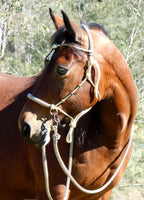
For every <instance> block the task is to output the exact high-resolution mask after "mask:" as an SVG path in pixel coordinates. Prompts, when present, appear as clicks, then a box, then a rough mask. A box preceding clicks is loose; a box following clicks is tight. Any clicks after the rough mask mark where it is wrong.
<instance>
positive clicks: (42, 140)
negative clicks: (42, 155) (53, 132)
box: [24, 129, 50, 148]
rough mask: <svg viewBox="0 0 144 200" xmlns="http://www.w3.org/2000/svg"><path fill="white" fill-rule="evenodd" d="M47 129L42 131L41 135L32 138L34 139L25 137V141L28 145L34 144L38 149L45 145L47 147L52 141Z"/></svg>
mask: <svg viewBox="0 0 144 200" xmlns="http://www.w3.org/2000/svg"><path fill="white" fill-rule="evenodd" d="M49 132H50V131H48V130H47V129H45V130H42V131H41V132H40V133H39V135H34V136H32V138H26V137H24V140H25V141H26V142H27V143H28V144H33V145H35V146H36V147H39V148H41V147H42V146H43V145H46V144H47V143H48V142H49V141H50V135H49Z"/></svg>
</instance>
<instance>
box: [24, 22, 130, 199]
mask: <svg viewBox="0 0 144 200" xmlns="http://www.w3.org/2000/svg"><path fill="white" fill-rule="evenodd" d="M82 26H83V28H84V29H85V31H86V32H87V35H88V39H89V50H86V49H83V48H80V47H78V46H74V45H68V44H63V45H54V46H53V48H52V50H51V52H50V54H49V55H48V56H47V60H48V61H49V62H50V61H51V58H52V56H53V54H54V52H55V50H56V48H58V47H59V46H68V47H70V48H76V49H79V50H81V51H84V52H87V53H88V55H89V57H88V70H87V73H86V77H85V78H84V80H82V82H81V83H80V84H79V85H77V86H76V88H75V89H74V90H73V91H72V92H71V93H69V94H68V95H67V96H66V97H64V98H63V99H62V100H61V101H60V102H58V103H57V104H56V105H54V104H49V103H47V102H45V101H43V100H41V99H39V98H37V97H35V96H33V95H32V94H28V95H27V97H28V98H29V99H30V100H32V101H34V102H35V103H38V104H39V105H41V106H44V107H46V108H49V109H50V114H51V115H52V118H53V121H52V124H51V130H52V131H53V147H54V152H55V155H56V158H57V160H58V162H59V165H60V167H61V168H62V170H63V172H64V173H65V174H66V176H67V182H66V191H65V197H64V199H63V200H67V199H68V193H69V186H70V181H72V182H73V184H74V185H75V186H76V187H77V188H78V189H79V190H81V191H82V192H85V193H88V194H95V193H99V192H101V191H103V190H104V189H105V188H107V187H108V185H110V184H111V183H112V181H113V180H114V178H115V177H116V175H117V174H118V172H119V170H120V168H121V166H122V165H123V163H124V161H125V158H126V156H127V154H128V151H129V149H130V146H131V143H132V132H131V136H130V139H129V141H128V145H127V149H126V151H125V153H124V156H123V159H122V160H121V162H120V164H119V166H118V168H117V169H116V171H115V173H114V174H113V175H112V177H111V178H110V179H109V180H108V181H107V182H106V183H105V184H104V185H103V186H102V187H100V188H98V189H96V190H87V189H85V188H83V187H82V186H80V185H79V184H78V183H77V181H76V180H75V179H74V178H73V176H72V175H71V171H72V158H73V145H74V129H75V127H76V126H77V122H78V120H79V119H80V118H81V117H82V116H83V115H85V114H86V113H87V112H89V111H90V110H91V107H90V108H88V109H86V110H83V111H82V112H80V113H79V114H78V115H77V116H76V117H75V118H73V117H72V116H70V115H69V114H68V113H66V112H65V111H63V110H62V109H60V108H59V107H58V106H59V105H60V104H62V103H64V102H65V101H66V100H67V99H68V98H70V97H71V96H72V95H73V94H74V93H75V92H76V91H77V90H78V89H79V88H80V87H82V85H83V84H84V83H85V81H89V82H90V83H91V85H92V86H93V87H94V89H95V95H96V98H100V93H99V91H98V86H99V81H100V76H101V72H100V68H99V64H98V62H97V61H95V60H93V57H92V53H93V41H92V37H91V34H90V31H89V29H88V27H87V26H85V25H82ZM93 64H95V66H96V67H97V70H98V77H97V83H96V85H95V84H94V83H93V81H92V79H91V68H92V65H93ZM58 112H60V113H62V114H64V115H65V116H67V117H68V118H69V119H70V124H69V127H70V128H69V131H68V134H67V136H66V142H67V143H70V150H69V163H68V168H67V167H66V166H65V164H64V162H63V160H62V158H61V155H60V153H59V149H58V140H59V139H60V134H59V133H58V122H57V120H56V117H55V115H57V114H58ZM46 145H47V143H45V145H43V147H42V159H43V169H44V176H45V187H46V193H47V196H48V198H49V199H50V200H53V198H52V196H51V194H50V188H49V174H48V165H47V157H46Z"/></svg>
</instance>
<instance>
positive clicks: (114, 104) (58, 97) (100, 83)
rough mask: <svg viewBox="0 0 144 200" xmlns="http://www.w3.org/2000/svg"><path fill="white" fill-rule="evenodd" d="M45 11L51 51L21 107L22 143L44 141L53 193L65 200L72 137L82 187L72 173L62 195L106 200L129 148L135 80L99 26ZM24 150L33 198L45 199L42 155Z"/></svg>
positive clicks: (74, 168) (77, 199)
mask: <svg viewBox="0 0 144 200" xmlns="http://www.w3.org/2000/svg"><path fill="white" fill-rule="evenodd" d="M50 13H51V16H52V19H53V22H54V24H55V26H56V28H57V31H56V33H54V35H53V36H52V45H53V46H52V50H51V51H50V53H49V55H48V56H47V57H46V59H45V68H44V70H43V71H42V73H41V74H40V76H39V77H38V79H37V83H36V84H35V87H34V89H33V91H32V92H31V94H29V95H28V97H29V99H28V100H27V102H26V103H25V105H24V107H23V109H22V112H21V114H20V117H19V128H20V131H21V134H22V136H23V137H24V139H25V140H26V141H27V142H29V143H32V144H34V145H36V146H38V147H42V148H43V145H46V144H47V146H46V155H47V159H48V171H49V188H50V192H51V195H52V197H49V198H50V199H54V200H63V199H64V196H65V191H66V179H67V176H66V175H65V173H66V174H67V171H68V170H67V167H68V162H69V158H68V155H69V143H72V142H73V151H74V152H73V158H72V172H71V177H72V178H73V179H74V180H75V182H77V183H78V185H80V186H82V188H85V191H86V192H84V191H81V190H79V188H80V187H78V188H77V186H76V184H75V182H74V181H73V179H72V178H71V180H72V183H71V184H70V187H69V188H68V196H67V197H66V199H69V200H81V199H83V200H84V199H86V200H87V199H89V200H93V199H95V200H96V199H97V200H108V199H110V196H111V191H112V188H113V187H115V186H116V185H117V184H118V182H119V181H120V179H121V177H122V175H123V173H124V171H125V169H126V166H127V163H128V161H129V158H130V154H131V148H132V143H131V140H132V139H131V138H132V137H131V132H132V126H133V122H134V118H135V115H136V111H137V90H136V86H135V84H134V80H133V78H132V74H131V72H130V69H129V67H128V65H127V63H126V61H125V59H124V58H123V56H122V54H121V53H120V52H119V50H118V49H117V48H116V46H115V45H114V44H113V43H112V42H111V41H110V40H109V38H108V36H107V35H106V32H105V30H104V29H103V27H102V26H100V25H98V24H95V23H90V24H87V25H80V26H79V25H78V24H76V23H75V22H74V21H73V20H70V19H69V17H68V16H67V15H66V13H65V12H64V11H62V15H63V19H61V18H59V17H57V16H56V15H54V14H53V13H52V11H51V12H50ZM55 127H56V128H55ZM54 133H56V134H57V135H58V136H59V144H58V148H59V151H60V155H61V159H62V160H63V161H62V162H61V163H62V164H63V163H64V164H65V165H66V166H65V167H64V168H66V170H63V168H61V167H60V165H59V159H57V156H56V155H55V148H53V144H52V143H53V142H52V140H54V139H52V136H53V135H54ZM29 156H30V158H31V166H32V169H33V173H34V176H35V180H36V183H37V199H38V200H40V199H47V196H46V192H45V185H44V180H43V179H44V177H43V174H42V172H41V168H42V161H41V159H40V155H39V153H38V154H37V152H36V151H35V150H34V149H31V150H30V151H29ZM69 171H70V170H69ZM112 177H113V179H112V181H111V182H109V180H111V178H112ZM73 183H74V184H73ZM108 183H109V184H108ZM103 186H106V187H103ZM99 188H103V189H100V190H98V189H99ZM95 190H96V191H97V192H95V193H94V192H92V193H89V192H87V191H95Z"/></svg>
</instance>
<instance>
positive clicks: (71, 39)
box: [19, 11, 103, 146]
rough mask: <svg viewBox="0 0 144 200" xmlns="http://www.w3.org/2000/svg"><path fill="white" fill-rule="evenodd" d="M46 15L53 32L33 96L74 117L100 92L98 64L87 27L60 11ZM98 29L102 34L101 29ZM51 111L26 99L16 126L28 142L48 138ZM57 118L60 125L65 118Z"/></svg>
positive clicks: (93, 103) (41, 141)
mask: <svg viewBox="0 0 144 200" xmlns="http://www.w3.org/2000/svg"><path fill="white" fill-rule="evenodd" d="M50 14H51V17H52V19H53V21H54V24H55V26H56V28H57V31H56V33H55V34H54V35H53V36H52V45H53V46H52V50H51V52H50V53H49V54H48V56H47V57H46V58H45V68H44V70H43V71H42V72H41V75H40V78H39V80H37V83H36V86H35V89H34V91H33V95H34V96H36V97H37V98H39V99H41V100H43V101H44V102H47V103H49V104H51V105H57V107H59V108H60V109H61V110H63V111H64V112H65V113H67V114H68V115H69V116H71V117H75V116H76V115H77V114H78V113H80V112H81V111H83V110H85V109H88V108H90V107H92V106H93V105H95V104H96V102H97V101H98V100H100V98H101V97H100V95H102V93H103V91H102V90H103V86H102V82H103V81H102V78H101V79H100V76H101V72H100V69H99V64H98V62H93V61H94V60H92V54H93V47H92V43H93V38H92V36H91V35H90V31H87V29H88V28H87V29H86V27H85V26H79V25H78V24H76V23H75V22H74V21H72V20H70V19H69V18H68V16H67V15H66V13H65V12H64V11H62V15H63V19H61V18H59V17H57V16H56V15H54V14H53V13H52V11H50ZM100 32H101V34H102V30H100ZM100 93H101V94H100ZM51 113H52V111H51V110H50V108H45V107H43V106H41V105H39V104H37V103H34V102H33V101H31V100H28V101H27V103H26V104H25V106H24V108H23V111H22V112H21V115H20V120H19V127H20V130H21V133H22V135H23V137H24V138H25V139H26V140H27V141H28V142H30V143H34V144H36V145H37V146H41V145H43V144H44V143H45V142H46V140H47V141H49V132H50V126H51V122H52V115H51ZM57 118H58V119H59V121H60V123H61V124H63V123H66V122H67V121H68V117H67V116H65V115H64V114H63V113H61V112H58V114H57ZM46 138H47V139H46Z"/></svg>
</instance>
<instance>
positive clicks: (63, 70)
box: [55, 65, 68, 76]
mask: <svg viewBox="0 0 144 200" xmlns="http://www.w3.org/2000/svg"><path fill="white" fill-rule="evenodd" d="M67 72H68V69H66V68H65V67H63V66H60V65H57V66H56V68H55V74H56V75H59V76H64V75H65V74H66V73H67Z"/></svg>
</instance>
